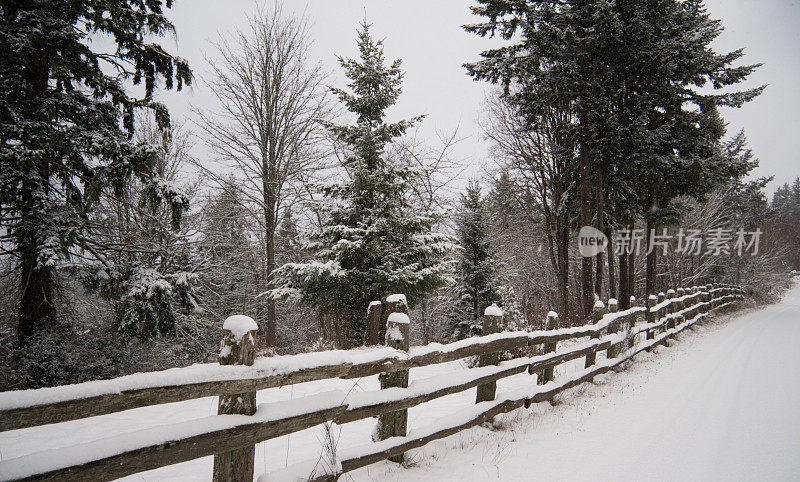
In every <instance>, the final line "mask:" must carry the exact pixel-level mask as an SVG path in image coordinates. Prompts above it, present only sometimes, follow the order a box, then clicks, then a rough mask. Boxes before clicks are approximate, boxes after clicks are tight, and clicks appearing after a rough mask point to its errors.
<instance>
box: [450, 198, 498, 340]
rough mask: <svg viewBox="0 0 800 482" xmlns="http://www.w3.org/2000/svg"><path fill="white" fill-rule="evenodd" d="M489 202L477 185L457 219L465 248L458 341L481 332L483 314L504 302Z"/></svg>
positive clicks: (458, 290) (457, 290) (457, 289)
mask: <svg viewBox="0 0 800 482" xmlns="http://www.w3.org/2000/svg"><path fill="white" fill-rule="evenodd" d="M488 228H489V223H488V219H487V211H486V206H485V200H484V199H483V197H482V196H481V189H480V187H479V186H478V185H477V184H475V183H470V184H469V186H467V191H466V193H465V194H462V196H461V206H460V209H459V212H458V215H457V217H456V240H457V242H458V244H459V245H460V246H461V250H460V251H459V252H458V256H457V258H456V259H457V261H456V266H455V280H456V283H455V285H454V286H453V293H454V295H455V297H456V299H457V302H456V305H455V310H454V313H453V315H454V316H453V317H452V319H451V331H452V332H453V333H454V335H455V336H456V337H457V338H463V337H465V336H473V335H478V334H480V332H481V323H482V321H483V311H484V310H485V309H486V307H487V306H489V305H491V304H492V303H496V302H498V301H499V300H500V296H499V295H498V292H497V283H496V277H497V272H498V269H497V260H496V259H495V256H494V255H493V253H492V249H491V245H490V243H489V236H488V234H489V233H488V232H487V231H488Z"/></svg>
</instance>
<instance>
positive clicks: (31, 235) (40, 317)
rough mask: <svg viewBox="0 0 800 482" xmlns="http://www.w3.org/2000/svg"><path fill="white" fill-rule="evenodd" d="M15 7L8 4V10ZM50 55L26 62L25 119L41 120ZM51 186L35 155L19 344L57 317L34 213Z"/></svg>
mask: <svg viewBox="0 0 800 482" xmlns="http://www.w3.org/2000/svg"><path fill="white" fill-rule="evenodd" d="M12 8H13V7H11V6H8V9H9V10H11V9H12ZM7 15H9V17H8V18H13V14H12V13H11V12H10V11H9V12H7ZM50 58H51V55H49V54H48V53H47V52H45V51H42V52H41V55H36V56H32V57H31V58H30V59H29V63H28V65H26V66H24V67H25V68H24V69H23V71H24V72H25V74H24V75H25V79H26V84H27V85H22V86H19V87H20V88H23V89H27V90H28V95H27V97H28V98H29V99H30V100H31V102H30V105H31V106H32V107H33V108H32V109H30V110H28V109H26V112H25V119H23V120H40V117H41V116H42V113H41V112H40V111H39V110H38V108H36V107H35V106H38V105H39V100H38V99H39V98H40V97H42V96H44V95H45V94H46V92H47V87H48V81H49V77H50ZM48 155H51V154H50V153H49V150H46V149H43V150H42V156H48ZM49 186H50V168H49V159H48V158H47V157H40V158H38V159H36V172H35V174H34V175H33V176H32V177H31V178H30V179H28V180H27V181H26V182H23V184H22V186H21V193H20V194H21V198H22V203H21V204H22V209H21V212H20V217H21V218H22V222H21V223H20V224H19V225H18V226H17V228H16V229H17V232H16V236H15V241H16V243H17V249H18V250H19V258H20V260H19V263H20V303H19V316H18V318H17V339H18V341H19V343H20V344H25V343H26V342H27V341H28V340H29V339H30V338H31V336H33V335H34V334H35V333H36V332H37V331H39V330H41V329H42V328H43V327H45V326H47V325H49V324H51V323H53V322H54V321H55V319H56V309H55V305H54V304H53V296H54V295H55V292H56V285H55V278H54V276H53V268H52V267H51V266H44V265H41V264H40V263H39V259H38V256H39V252H40V251H41V240H40V238H39V236H37V232H36V230H37V229H38V228H39V227H40V226H39V225H38V222H37V221H39V219H37V218H38V217H39V216H37V215H36V214H34V213H37V212H39V211H40V210H41V208H42V207H41V206H39V203H40V201H39V199H38V198H37V196H43V197H44V198H45V199H46V198H47V197H48V194H49V190H50V189H49ZM34 193H35V194H34ZM46 202H47V201H45V203H46ZM45 209H47V208H45ZM45 216H47V214H45Z"/></svg>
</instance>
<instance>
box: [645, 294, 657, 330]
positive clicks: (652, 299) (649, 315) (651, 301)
mask: <svg viewBox="0 0 800 482" xmlns="http://www.w3.org/2000/svg"><path fill="white" fill-rule="evenodd" d="M656 304H658V298H657V297H656V295H649V296H648V297H647V301H646V302H645V304H644V308H645V312H644V320H645V322H647V323H652V322H654V321H655V318H656V316H655V315H656V314H655V313H654V312H652V311H650V308H652V307H654V306H655V305H656ZM655 336H656V330H655V328H650V329H648V330H647V339H648V340H652V339H653V338H655Z"/></svg>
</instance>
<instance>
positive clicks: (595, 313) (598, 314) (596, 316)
mask: <svg viewBox="0 0 800 482" xmlns="http://www.w3.org/2000/svg"><path fill="white" fill-rule="evenodd" d="M605 311H606V305H604V304H603V302H602V301H600V300H597V301H595V302H594V308H592V323H597V322H599V321H600V320H602V319H603V315H604V314H605ZM591 338H600V332H599V331H598V332H597V333H595V334H594V335H592V336H591ZM595 361H597V352H596V351H593V352H591V353H589V354H588V355H586V363H585V364H584V368H589V367H590V366H592V365H594V363H595Z"/></svg>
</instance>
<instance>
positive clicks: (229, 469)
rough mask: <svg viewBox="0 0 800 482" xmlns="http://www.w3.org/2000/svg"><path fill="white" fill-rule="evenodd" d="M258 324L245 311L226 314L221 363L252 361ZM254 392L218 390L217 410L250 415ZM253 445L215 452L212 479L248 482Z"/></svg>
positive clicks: (246, 363)
mask: <svg viewBox="0 0 800 482" xmlns="http://www.w3.org/2000/svg"><path fill="white" fill-rule="evenodd" d="M257 333H258V325H257V324H256V322H255V321H253V319H252V318H250V317H249V316H244V315H234V316H229V317H228V318H227V319H226V320H225V322H224V323H223V324H222V342H221V343H220V350H219V364H220V365H252V364H253V361H254V360H255V356H256V334H257ZM255 413H256V392H245V393H232V394H221V395H220V396H219V403H218V408H217V414H219V415H230V414H237V415H253V414H255ZM254 456H255V445H252V446H250V447H244V448H240V449H235V450H231V451H229V452H223V453H219V454H215V455H214V481H215V482H222V481H235V482H245V481H247V482H250V481H252V480H253V462H254Z"/></svg>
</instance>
